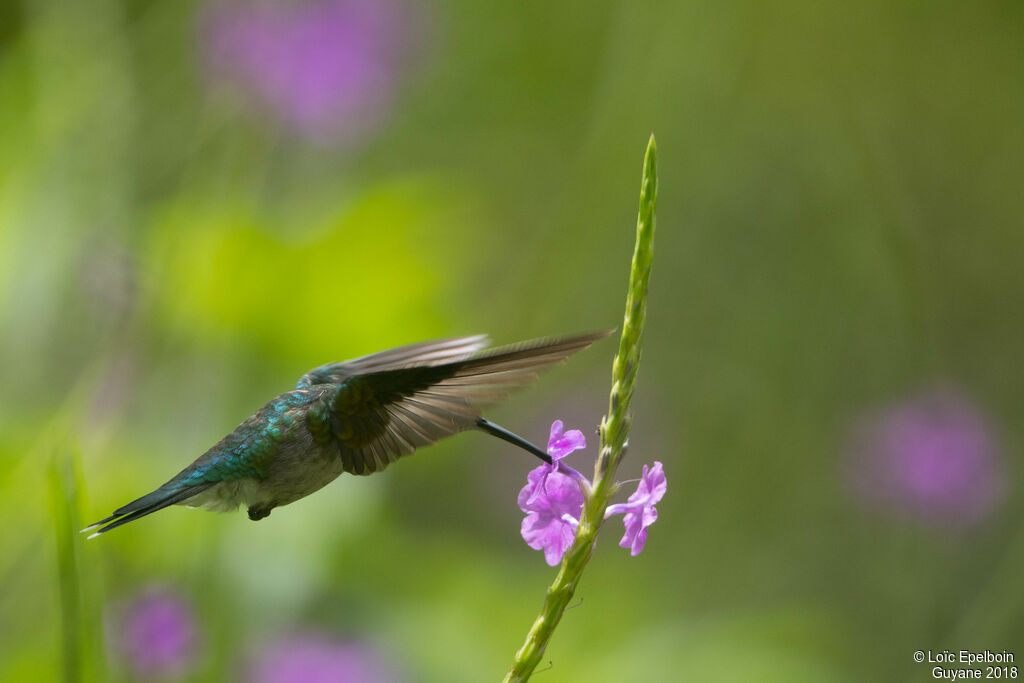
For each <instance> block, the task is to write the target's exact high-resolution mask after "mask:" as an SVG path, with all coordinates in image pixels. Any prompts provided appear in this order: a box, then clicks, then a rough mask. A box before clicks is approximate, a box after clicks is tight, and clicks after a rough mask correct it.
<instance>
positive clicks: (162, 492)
mask: <svg viewBox="0 0 1024 683" xmlns="http://www.w3.org/2000/svg"><path fill="white" fill-rule="evenodd" d="M212 485H213V484H211V483H208V482H203V483H200V484H195V485H193V486H185V487H181V486H180V485H173V484H164V485H163V486H161V487H160V488H158V489H157V490H156V491H153V492H152V493H147V494H146V495H144V496H142V497H141V498H138V499H136V500H133V501H132V502H130V503H128V504H127V505H125V506H124V507H120V508H118V509H116V510H114V514H112V515H110V516H109V517H107V518H106V519H101V520H100V521H98V522H96V523H94V524H90V525H89V526H87V527H85V528H84V529H82V532H83V533H85V532H86V531H90V530H92V529H95V528H96V527H103V528H101V529H98V530H97V531H96V532H95V533H93V534H92V535H90V536H89V538H96V537H97V536H99V535H100V534H105V533H107V532H108V531H110V530H111V529H116V528H117V527H119V526H121V525H122V524H127V523H128V522H134V521H135V520H137V519H139V518H140V517H145V516H146V515H149V514H152V513H154V512H156V511H157V510H163V509H164V508H165V507H168V506H171V505H174V504H175V503H180V502H182V501H184V500H187V499H189V498H191V497H192V496H194V495H196V494H197V493H201V492H203V491H205V490H206V489H208V488H210V486H212ZM104 524H105V525H106V526H103V525H104Z"/></svg>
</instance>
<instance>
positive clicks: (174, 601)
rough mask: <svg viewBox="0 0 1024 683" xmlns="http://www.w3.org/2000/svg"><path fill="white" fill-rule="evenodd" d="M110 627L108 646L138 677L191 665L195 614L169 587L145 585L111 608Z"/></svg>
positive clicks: (161, 674)
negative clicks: (132, 596) (145, 586)
mask: <svg viewBox="0 0 1024 683" xmlns="http://www.w3.org/2000/svg"><path fill="white" fill-rule="evenodd" d="M111 627H112V628H111V637H110V641H111V646H112V647H113V648H115V650H116V651H117V652H118V654H119V655H120V656H121V658H123V660H124V661H125V662H126V663H127V664H128V666H129V667H130V668H131V669H132V670H133V671H134V672H135V673H136V674H137V675H138V676H140V677H143V678H148V677H165V676H175V675H181V674H184V673H186V672H187V671H188V670H189V669H190V667H191V666H192V663H193V661H194V659H195V652H196V645H197V629H196V618H195V614H194V612H193V611H192V607H191V605H190V604H189V603H188V602H187V601H186V600H185V599H184V598H183V597H182V596H180V595H178V594H177V593H175V592H174V591H172V590H171V589H169V588H166V587H151V588H148V589H146V590H144V591H143V592H142V593H140V594H139V595H138V596H136V597H135V598H132V599H130V600H128V601H127V602H125V603H124V604H122V605H120V606H119V607H117V608H115V609H114V610H113V614H112V619H111Z"/></svg>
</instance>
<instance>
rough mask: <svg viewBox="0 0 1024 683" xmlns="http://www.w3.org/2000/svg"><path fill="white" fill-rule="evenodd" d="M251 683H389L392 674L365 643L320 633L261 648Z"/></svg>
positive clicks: (307, 634)
mask: <svg viewBox="0 0 1024 683" xmlns="http://www.w3.org/2000/svg"><path fill="white" fill-rule="evenodd" d="M249 680H250V681H252V682H253V683H348V682H351V683H390V682H393V681H397V680H398V678H397V677H396V675H395V673H394V671H392V669H391V667H389V666H388V665H387V664H386V662H385V661H384V659H383V658H382V657H381V656H380V654H379V653H378V652H377V651H376V650H375V649H374V648H372V647H370V646H369V645H367V644H366V643H362V642H359V641H345V640H338V639H336V638H333V637H331V636H329V635H326V634H322V633H303V634H296V635H292V636H288V637H286V638H282V639H281V640H278V641H276V642H273V643H271V644H270V645H268V646H267V647H265V648H263V649H262V650H261V651H260V653H259V654H258V655H257V657H256V659H255V661H254V662H253V664H252V668H251V675H250V677H249Z"/></svg>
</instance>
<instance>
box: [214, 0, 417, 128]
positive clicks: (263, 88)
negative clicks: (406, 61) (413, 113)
mask: <svg viewBox="0 0 1024 683" xmlns="http://www.w3.org/2000/svg"><path fill="white" fill-rule="evenodd" d="M409 23H410V15H409V10H408V8H407V7H405V6H403V5H402V4H401V3H400V0H301V1H300V2H295V3H252V2H246V1H244V0H235V1H234V2H228V3H225V4H221V5H219V6H216V7H214V8H213V9H212V10H210V11H209V12H208V13H207V15H206V16H205V22H204V25H203V29H204V33H203V36H202V37H203V39H204V43H205V45H204V47H205V57H206V62H207V66H208V69H209V71H210V74H211V76H212V77H213V81H212V82H213V83H214V84H218V83H223V84H226V85H230V86H232V87H234V88H235V89H237V90H240V91H242V92H243V93H244V94H245V95H247V96H248V98H249V99H250V100H252V101H253V102H254V103H256V104H258V105H260V106H261V107H263V108H265V109H267V110H269V111H270V112H271V113H272V114H273V115H274V116H275V117H276V118H278V119H279V120H280V121H282V122H283V123H284V124H285V125H286V126H287V127H289V128H292V129H294V130H296V131H298V132H299V133H301V134H303V135H305V136H306V137H308V138H310V139H313V140H318V141H323V142H330V141H338V140H350V139H354V138H356V137H358V136H360V135H362V134H364V133H366V132H368V131H370V130H372V129H373V128H374V127H376V125H377V124H378V123H379V122H380V120H381V119H382V118H383V117H384V115H385V113H386V110H387V108H388V105H389V104H390V102H391V100H392V99H393V98H394V95H395V92H396V90H397V86H398V82H399V81H400V80H401V79H400V73H399V71H400V67H401V62H402V59H403V56H404V54H403V53H404V51H405V50H404V48H405V46H406V45H408V43H409V38H410V36H409V33H410V32H411V31H410V28H411V27H410V26H409Z"/></svg>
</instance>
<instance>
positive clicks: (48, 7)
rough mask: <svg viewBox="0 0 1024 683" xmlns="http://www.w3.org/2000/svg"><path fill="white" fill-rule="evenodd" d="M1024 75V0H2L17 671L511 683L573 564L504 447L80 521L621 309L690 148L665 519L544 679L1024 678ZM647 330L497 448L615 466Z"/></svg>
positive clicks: (663, 262)
mask: <svg viewBox="0 0 1024 683" xmlns="http://www.w3.org/2000/svg"><path fill="white" fill-rule="evenodd" d="M1022 85H1024V5H1022V4H1021V3H1018V2H1009V1H1008V2H972V3H953V2H931V1H928V2H896V3H894V2H883V1H880V0H879V1H876V0H869V1H867V2H859V3H839V2H810V1H807V2H781V3H762V2H755V1H747V2H719V3H698V2H640V3H632V2H619V3H609V2H592V1H591V2H575V1H571V2H563V3H550V2H529V1H527V2H511V3H479V2H469V1H462V0H453V1H447V2H444V1H435V2H429V3H419V2H416V3H412V2H407V3H404V2H402V0H386V1H384V0H310V1H305V2H293V3H283V2H279V3H243V2H236V3H230V2H224V3H219V4H217V3H205V2H197V1H195V0H190V1H187V2H155V1H153V0H78V1H77V2H73V3H71V2H56V1H50V0H15V1H14V2H5V3H2V4H0V464H2V467H0V521H2V523H3V528H4V531H3V533H2V534H0V624H3V626H2V628H0V679H3V680H8V681H29V680H32V681H37V680H54V679H60V678H62V677H64V678H65V680H87V681H88V680H113V681H130V680H182V681H250V680H251V681H260V682H267V683H280V682H282V681H297V680H304V681H320V680H361V681H370V682H371V683H377V682H379V681H410V682H419V681H444V682H461V681H465V682H467V683H468V682H474V683H475V682H478V681H487V680H497V679H499V678H500V677H501V676H502V675H503V673H504V672H505V670H506V669H507V667H508V666H509V664H510V661H511V657H512V654H513V653H514V651H515V650H516V649H517V648H518V646H519V645H520V643H521V641H522V638H523V636H524V635H525V632H526V629H527V627H528V625H529V624H530V622H531V621H532V619H533V618H534V616H535V614H536V612H537V610H538V608H539V607H540V604H541V601H542V598H543V593H544V589H545V587H546V586H547V584H548V583H549V582H550V580H551V578H552V577H553V575H554V570H552V569H550V568H549V567H547V565H546V564H545V563H544V561H543V557H542V555H541V554H540V553H538V552H535V551H533V550H530V549H529V548H528V547H527V546H526V545H525V544H524V543H523V541H522V539H521V538H520V536H519V524H520V521H521V517H522V515H521V513H520V511H519V510H518V508H517V506H516V494H517V492H518V490H519V488H520V487H521V486H522V485H523V484H524V483H525V477H526V473H527V471H528V470H529V469H530V468H532V467H533V466H534V463H533V462H531V460H530V459H529V458H528V457H527V456H525V455H523V454H521V453H519V452H516V451H515V450H513V449H512V448H511V447H508V446H506V445H505V444H502V443H500V442H497V441H495V440H493V439H489V438H487V437H486V436H483V435H478V434H467V435H463V436H461V437H459V438H457V439H452V440H450V441H446V442H444V443H442V444H439V445H437V446H435V447H433V448H430V449H429V450H427V451H423V452H420V453H417V454H416V455H415V456H414V457H411V458H408V459H405V460H403V461H402V462H401V463H400V464H398V465H396V466H395V467H392V468H390V469H389V470H387V471H386V472H385V473H383V474H380V475H377V476H374V477H371V478H367V479H357V478H354V477H348V476H344V477H342V478H340V479H339V480H338V481H336V482H335V483H333V484H332V485H330V486H329V487H328V488H326V489H324V490H323V491H321V492H319V493H317V494H316V495H314V496H311V497H310V498H308V499H305V500H303V501H301V502H299V503H297V504H294V505H292V506H290V507H287V508H283V509H279V510H277V511H275V512H274V514H273V515H272V516H271V517H269V518H268V519H266V520H264V521H262V522H260V523H259V524H253V523H252V522H250V521H248V519H246V517H245V515H244V514H241V513H239V514H232V515H215V514H210V513H207V512H203V511H194V510H186V509H182V508H174V509H171V510H167V511H163V512H161V513H159V514H157V515H153V516H152V517H149V518H147V519H146V520H144V521H142V522H139V523H136V524H132V525H129V526H127V527H125V528H123V529H119V530H118V531H116V532H115V533H111V534H109V535H106V536H104V537H102V538H101V539H99V540H93V541H89V542H85V541H84V537H83V536H80V535H78V534H77V533H75V531H76V530H77V529H78V528H80V527H81V526H83V525H84V524H86V523H88V522H92V521H94V520H95V519H98V518H100V517H102V516H105V515H106V514H107V513H108V512H109V511H110V510H111V509H113V508H114V507H117V506H119V505H121V504H123V503H125V502H127V501H128V500H131V499H133V498H135V497H136V496H138V495H141V494H142V493H144V492H146V491H148V490H150V489H151V488H153V487H155V486H156V485H158V484H160V483H162V482H163V481H165V480H166V479H167V478H169V477H170V476H171V475H173V474H174V473H175V472H177V471H178V470H179V469H180V468H181V467H182V466H184V465H185V464H187V463H188V462H191V460H192V459H193V458H195V457H196V456H198V455H199V454H200V453H202V452H203V451H204V450H205V449H206V448H208V447H209V446H210V445H212V444H213V443H214V442H216V441H217V440H218V439H219V438H220V437H221V436H223V435H224V434H225V433H227V432H228V431H229V430H230V429H232V428H233V427H234V426H235V425H236V424H237V423H238V422H240V421H241V420H242V419H243V418H244V417H246V416H247V415H248V414H249V413H250V412H252V411H253V410H255V409H256V408H258V407H259V406H261V405H262V404H263V403H264V402H265V401H266V400H267V399H269V398H270V397H272V396H273V395H275V394H277V393H279V392H282V391H285V390H287V389H289V388H290V387H291V386H292V385H293V384H294V382H295V380H296V379H297V378H298V377H299V376H300V375H301V374H302V373H303V372H305V371H306V370H307V369H309V368H310V367H313V366H316V365H319V364H321V363H324V362H328V361H333V360H341V359H344V358H349V357H354V356H357V355H361V354H364V353H369V352H372V351H374V350H378V349H381V348H386V347H389V346H393V345H397V344H401V343H406V342H412V341H417V340H420V339H426V338H431V337H438V336H449V335H455V334H472V333H479V332H486V333H488V334H490V335H491V336H492V338H493V339H494V340H496V341H497V342H512V341H517V340H520V339H525V338H532V337H538V336H545V335H551V334H558V333H568V332H574V331H579V330H588V329H594V328H601V327H609V326H613V325H616V324H617V323H618V321H619V320H620V319H621V315H622V303H623V300H624V296H625V283H626V276H627V268H628V260H629V256H630V253H631V248H632V242H633V230H634V226H635V215H636V205H637V193H638V189H639V173H640V162H641V158H642V153H643V148H644V145H645V143H646V140H647V137H648V135H649V134H650V132H651V131H654V132H655V133H656V135H657V138H658V144H659V151H660V179H661V192H660V205H659V211H658V221H659V222H658V233H657V237H656V254H655V263H654V273H653V278H652V285H651V289H650V309H649V318H648V335H647V339H646V346H645V356H644V364H643V366H642V368H641V371H640V386H639V389H638V393H637V396H636V401H635V409H636V410H635V414H636V419H635V424H634V432H633V436H632V440H631V450H630V453H629V456H628V458H627V460H626V461H625V462H624V465H623V468H622V470H621V472H620V474H621V477H622V478H623V479H626V478H630V477H634V476H638V473H639V471H640V468H641V465H642V464H643V463H650V462H651V461H653V460H661V461H662V462H664V463H665V470H666V472H667V474H668V480H669V487H668V495H667V496H666V498H665V500H664V501H663V502H662V503H661V504H660V505H659V509H660V513H661V515H660V518H659V520H658V522H657V524H656V525H654V527H652V529H651V532H650V536H649V539H648V542H647V547H646V549H645V550H644V552H643V553H642V554H641V555H640V556H638V557H636V558H630V557H629V554H628V553H627V552H626V551H623V550H622V549H620V548H618V547H617V545H616V543H617V541H618V536H619V533H621V527H620V526H619V524H618V523H617V522H614V521H613V522H612V523H611V524H610V525H609V527H608V528H607V529H606V530H605V533H604V534H603V535H602V538H601V543H600V544H599V547H598V549H597V552H596V553H595V555H594V557H593V560H592V562H591V564H590V566H589V567H588V569H587V571H586V573H585V575H584V580H583V582H582V584H581V585H580V587H579V590H578V598H579V599H580V600H579V603H578V605H577V606H576V607H574V608H573V609H571V610H570V611H569V612H568V613H567V614H566V617H565V619H564V621H563V623H562V625H561V626H560V628H559V629H558V631H557V633H556V635H555V639H554V642H553V644H552V646H551V648H550V649H549V651H548V653H547V655H546V656H545V664H544V665H543V667H542V668H544V667H547V670H546V671H545V672H544V673H538V674H537V678H536V680H544V681H627V680H653V681H671V680H693V681H754V680H758V681H787V682H800V681H869V680H870V681H907V680H922V681H923V680H930V678H931V677H930V674H929V669H930V667H929V666H928V665H919V664H916V663H914V662H913V660H912V653H913V652H914V651H915V650H918V649H922V650H929V649H931V650H941V649H945V648H948V649H951V650H959V649H961V648H973V649H985V648H988V649H990V650H999V651H1001V650H1003V649H1007V650H1010V651H1013V652H1014V653H1015V654H1016V655H1018V657H1020V656H1024V610H1022V608H1024V582H1022V581H1021V579H1020V568H1021V566H1024V526H1022V512H1024V499H1022V496H1021V485H1022V483H1024V480H1022V473H1021V459H1020V447H1021V439H1022V436H1024V435H1022V431H1021V425H1022V421H1021V417H1022V414H1024V413H1022V408H1024V393H1022V391H1021V389H1022V386H1024V371H1022V365H1021V350H1022V341H1024V316H1022V315H1021V305H1022V303H1024V276H1022V272H1021V269H1022V264H1024V220H1022V216H1024V192H1022V180H1024V125H1022V122H1024V87H1022ZM613 347H614V343H613V342H611V341H607V342H604V343H601V344H598V345H596V346H595V347H593V348H592V349H591V350H589V351H587V352H585V353H583V354H581V355H579V356H578V357H575V358H573V359H572V361H571V362H570V363H569V364H568V365H566V366H565V367H563V368H559V369H557V370H554V371H552V372H550V373H548V374H547V375H546V376H545V377H544V379H543V381H542V382H541V383H540V384H539V385H538V386H537V387H535V388H532V389H530V390H529V391H528V393H524V394H522V395H520V396H518V397H516V398H515V399H514V400H512V401H510V402H509V403H508V404H507V405H505V406H502V407H501V408H500V409H497V410H494V411H493V413H492V414H493V416H494V418H495V419H496V420H497V421H498V422H500V423H502V424H505V425H507V426H509V427H510V428H512V429H514V430H515V431H518V432H520V433H522V434H524V435H525V436H527V437H528V438H531V439H533V440H534V441H538V442H541V443H543V442H544V440H545V438H546V435H547V430H548V426H549V424H550V423H551V421H552V420H553V419H555V418H562V419H564V420H565V421H566V423H567V426H569V427H577V428H581V429H583V430H584V431H585V432H586V433H587V434H588V435H592V434H593V432H594V430H595V428H596V425H597V423H598V421H599V419H600V417H601V414H602V412H603V410H604V409H605V406H606V402H607V390H608V377H609V371H610V363H611V357H612V353H613ZM595 441H596V439H594V438H593V437H591V439H590V442H591V443H590V448H589V449H588V450H587V451H585V452H583V453H577V454H575V455H573V456H572V462H573V463H574V464H575V465H576V466H577V467H578V468H579V469H583V470H586V469H588V468H589V462H590V460H591V459H592V458H593V455H594V453H595V448H594V447H595ZM1015 648H1016V649H1015ZM318 676H319V678H318Z"/></svg>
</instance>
